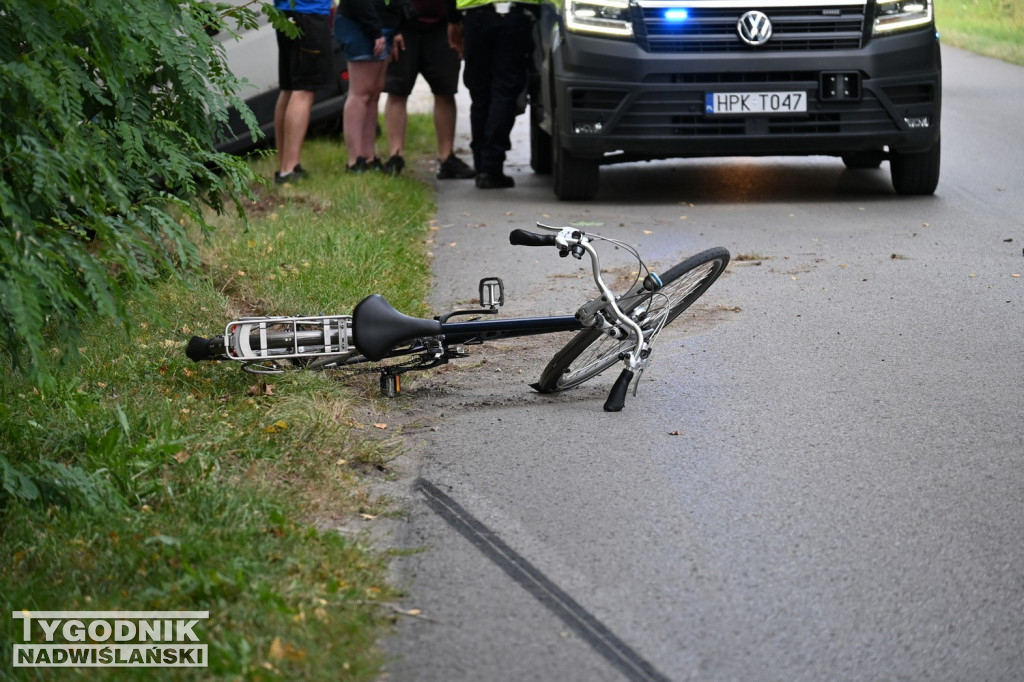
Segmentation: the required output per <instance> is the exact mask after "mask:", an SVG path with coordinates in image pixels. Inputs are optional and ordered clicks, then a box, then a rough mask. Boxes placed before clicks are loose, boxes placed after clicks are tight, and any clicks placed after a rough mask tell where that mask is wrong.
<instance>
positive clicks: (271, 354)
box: [224, 315, 354, 360]
mask: <svg viewBox="0 0 1024 682" xmlns="http://www.w3.org/2000/svg"><path fill="white" fill-rule="evenodd" d="M268 333H269V334H273V335H274V336H275V338H278V339H279V338H280V337H281V335H282V334H283V335H285V336H286V337H287V338H286V339H285V340H286V341H287V342H288V343H289V344H290V345H288V346H286V347H281V348H268V347H267V334H268ZM224 347H225V352H226V354H227V355H228V356H229V357H231V358H233V359H236V360H267V359H274V360H278V359H286V358H306V357H317V356H324V355H342V354H345V353H348V352H349V351H351V350H354V346H353V344H352V316H351V315H315V316H312V317H255V318H242V319H240V320H235V321H234V322H228V324H227V326H226V327H225V328H224Z"/></svg>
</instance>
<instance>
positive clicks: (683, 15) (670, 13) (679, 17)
mask: <svg viewBox="0 0 1024 682" xmlns="http://www.w3.org/2000/svg"><path fill="white" fill-rule="evenodd" d="M664 17H665V21H686V20H687V19H689V18H690V13H689V12H688V11H687V10H685V9H667V10H665V14H664Z"/></svg>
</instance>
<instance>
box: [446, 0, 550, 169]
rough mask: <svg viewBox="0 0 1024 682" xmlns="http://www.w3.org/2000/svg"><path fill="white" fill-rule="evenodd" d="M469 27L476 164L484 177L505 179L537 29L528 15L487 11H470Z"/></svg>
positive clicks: (469, 84) (468, 59) (467, 77)
mask: <svg viewBox="0 0 1024 682" xmlns="http://www.w3.org/2000/svg"><path fill="white" fill-rule="evenodd" d="M465 23H466V25H465V40H466V42H465V46H466V49H465V59H466V68H465V72H464V77H463V80H464V81H465V83H466V88H467V89H468V90H469V95H470V98H471V100H472V103H471V105H470V110H469V118H470V129H471V130H470V132H471V134H472V136H473V141H472V144H471V148H472V149H473V161H474V165H475V166H476V170H477V171H478V172H481V173H489V174H493V175H500V174H501V173H502V167H503V166H504V163H505V153H506V152H507V151H508V150H509V149H511V147H512V141H511V135H512V127H513V125H515V120H516V115H517V114H518V113H519V102H518V100H519V95H520V94H521V93H522V92H523V89H524V88H525V87H526V80H527V75H528V69H529V61H528V60H529V58H530V51H531V49H532V45H533V39H532V35H531V32H532V24H531V22H530V19H529V17H528V16H527V15H526V14H525V12H523V11H522V10H519V9H514V10H513V11H511V12H510V13H509V14H507V15H504V16H502V15H499V14H497V13H496V12H494V11H493V10H492V9H490V8H486V7H484V8H480V9H474V10H471V11H469V12H468V13H467V15H466V19H465Z"/></svg>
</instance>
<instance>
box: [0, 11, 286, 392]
mask: <svg viewBox="0 0 1024 682" xmlns="http://www.w3.org/2000/svg"><path fill="white" fill-rule="evenodd" d="M250 5H253V7H249V6H248V5H247V6H244V7H241V8H234V7H233V6H232V5H227V4H221V5H209V4H206V3H202V2H199V1H198V0H91V1H90V2H67V0H0V112H2V116H0V221H2V231H0V347H3V348H4V349H6V351H7V358H6V359H7V361H8V362H10V363H11V364H12V365H14V366H21V367H26V368H28V369H29V371H30V373H31V374H32V375H33V376H34V377H36V378H37V379H38V380H42V379H43V378H45V377H46V375H47V374H48V373H49V371H50V370H51V369H52V367H53V365H54V360H55V359H64V358H67V357H68V356H69V355H73V354H74V350H75V347H76V344H75V343H74V341H73V339H74V338H75V336H76V334H77V331H78V329H79V326H80V324H81V319H82V316H83V315H86V314H93V313H97V314H100V315H103V316H106V317H110V318H113V319H115V320H118V321H121V322H123V321H125V320H126V308H125V302H126V300H127V296H128V294H129V293H130V292H133V291H136V290H139V289H140V285H142V284H144V283H145V282H146V281H147V279H148V278H151V277H153V276H154V275H157V274H160V273H165V272H170V271H177V270H180V269H181V268H187V267H190V266H192V265H195V264H196V262H197V255H196V249H195V246H194V245H193V244H192V243H191V242H190V241H189V239H188V237H187V236H186V234H185V232H184V230H183V229H182V226H181V221H182V218H183V217H190V218H191V219H193V220H194V221H195V222H197V223H198V224H200V225H201V226H203V227H204V228H206V227H207V225H206V223H205V221H204V218H203V212H202V209H203V207H204V206H205V205H208V206H211V207H213V208H214V209H215V210H216V211H223V210H224V208H225V198H226V201H227V204H228V205H230V204H232V203H234V204H235V205H236V206H237V205H238V202H239V200H240V199H241V198H242V197H244V196H246V193H247V191H248V190H247V188H248V184H249V181H250V179H251V177H252V176H251V173H250V171H249V169H248V167H247V166H246V165H245V164H244V163H242V162H241V161H240V160H238V159H235V158H233V157H231V156H228V155H225V154H219V153H216V152H215V151H213V148H214V140H215V139H216V136H217V134H218V131H220V130H222V129H223V127H224V126H225V125H226V121H227V109H228V107H229V106H236V107H240V108H241V109H242V110H245V111H246V112H247V111H248V110H246V109H245V107H244V104H243V103H242V102H241V101H240V100H239V98H238V96H237V92H238V90H239V84H238V81H237V79H235V77H234V76H233V75H232V74H231V73H230V72H228V71H227V69H226V68H225V66H224V60H223V50H222V48H221V47H220V46H219V45H218V44H217V43H216V41H214V40H213V39H212V37H211V35H210V33H212V32H215V31H216V30H228V31H230V29H229V28H228V26H227V24H228V23H230V24H231V25H233V26H245V25H251V24H252V23H253V22H254V21H255V20H256V18H257V17H258V15H257V14H256V10H258V9H260V8H262V9H264V10H265V11H267V8H264V7H263V6H262V3H255V4H253V3H250ZM269 13H271V14H273V15H274V16H273V18H274V19H275V21H277V20H279V15H277V14H276V13H274V12H273V10H272V8H271V9H270V10H269ZM208 29H210V30H208ZM249 122H250V124H254V121H253V120H252V116H251V113H249ZM251 127H254V126H252V125H251ZM50 339H52V343H54V344H56V345H58V346H59V347H60V349H61V350H60V352H56V353H55V352H54V351H52V350H49V349H48V345H49V343H51V341H50ZM67 351H71V353H68V352H67Z"/></svg>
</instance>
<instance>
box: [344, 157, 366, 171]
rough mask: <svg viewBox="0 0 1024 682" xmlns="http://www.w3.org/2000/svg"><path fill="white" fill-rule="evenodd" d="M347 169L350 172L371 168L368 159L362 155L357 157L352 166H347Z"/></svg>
mask: <svg viewBox="0 0 1024 682" xmlns="http://www.w3.org/2000/svg"><path fill="white" fill-rule="evenodd" d="M345 170H346V171H347V172H349V173H365V172H366V171H368V170H370V168H369V166H367V165H366V159H364V158H363V157H361V156H360V157H358V158H356V162H355V163H353V164H352V165H351V166H345Z"/></svg>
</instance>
